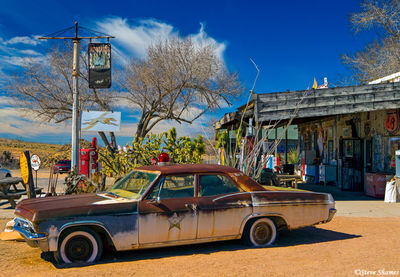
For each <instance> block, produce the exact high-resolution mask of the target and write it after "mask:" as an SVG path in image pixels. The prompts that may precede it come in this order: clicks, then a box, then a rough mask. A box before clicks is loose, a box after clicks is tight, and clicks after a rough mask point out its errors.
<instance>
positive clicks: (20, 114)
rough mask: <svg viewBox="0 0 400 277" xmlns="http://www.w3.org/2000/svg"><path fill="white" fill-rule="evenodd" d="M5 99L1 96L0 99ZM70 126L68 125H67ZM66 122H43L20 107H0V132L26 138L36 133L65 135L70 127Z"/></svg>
mask: <svg viewBox="0 0 400 277" xmlns="http://www.w3.org/2000/svg"><path fill="white" fill-rule="evenodd" d="M3 99H6V100H7V98H6V97H2V98H1V100H3ZM69 126H70V125H69ZM69 126H68V125H67V124H54V123H43V122H42V121H40V120H39V119H38V118H35V117H34V116H32V115H31V114H27V113H26V112H25V111H24V110H23V109H21V108H14V107H3V108H0V133H6V134H11V135H18V136H21V137H25V138H28V137H30V136H37V135H50V134H57V135H67V134H69V133H70V130H71V127H69Z"/></svg>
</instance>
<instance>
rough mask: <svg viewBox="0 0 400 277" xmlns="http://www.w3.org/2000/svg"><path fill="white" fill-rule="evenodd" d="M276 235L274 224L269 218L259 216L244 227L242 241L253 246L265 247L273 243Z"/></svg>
mask: <svg viewBox="0 0 400 277" xmlns="http://www.w3.org/2000/svg"><path fill="white" fill-rule="evenodd" d="M277 235H278V232H277V228H276V225H275V223H274V221H273V220H272V219H270V218H266V217H264V218H259V219H257V220H255V221H253V222H252V223H250V224H249V225H248V226H247V228H246V229H245V233H244V241H245V243H246V244H248V245H250V246H254V247H266V246H269V245H271V244H273V243H274V241H275V240H276V238H277Z"/></svg>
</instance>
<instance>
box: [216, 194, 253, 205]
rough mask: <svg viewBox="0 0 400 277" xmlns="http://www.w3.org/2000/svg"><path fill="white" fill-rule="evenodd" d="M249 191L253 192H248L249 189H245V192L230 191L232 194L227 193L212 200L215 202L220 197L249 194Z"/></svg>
mask: <svg viewBox="0 0 400 277" xmlns="http://www.w3.org/2000/svg"><path fill="white" fill-rule="evenodd" d="M247 193H251V192H248V191H245V192H234V193H230V194H227V195H222V196H220V197H217V198H214V199H213V200H212V201H213V202H215V201H218V200H220V199H223V198H226V197H229V196H233V195H240V194H247Z"/></svg>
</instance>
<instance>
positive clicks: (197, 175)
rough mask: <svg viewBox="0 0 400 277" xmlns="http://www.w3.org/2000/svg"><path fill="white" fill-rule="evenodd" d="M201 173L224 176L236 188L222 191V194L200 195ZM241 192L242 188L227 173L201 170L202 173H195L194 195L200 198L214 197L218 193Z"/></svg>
mask: <svg viewBox="0 0 400 277" xmlns="http://www.w3.org/2000/svg"><path fill="white" fill-rule="evenodd" d="M201 175H216V176H218V175H219V176H224V177H226V178H227V179H228V180H229V181H230V182H231V183H232V184H233V185H234V186H235V187H236V188H237V189H238V191H237V192H227V193H223V194H216V195H207V196H201V195H200V176H201ZM241 192H243V190H242V188H241V187H240V186H238V185H237V183H236V182H235V181H234V180H233V179H232V178H231V177H230V176H229V175H228V174H225V173H222V172H204V173H203V172H202V173H197V174H196V197H198V198H200V197H215V196H219V195H224V194H233V193H241Z"/></svg>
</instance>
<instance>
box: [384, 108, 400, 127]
mask: <svg viewBox="0 0 400 277" xmlns="http://www.w3.org/2000/svg"><path fill="white" fill-rule="evenodd" d="M385 128H386V130H387V131H388V132H389V133H395V132H396V131H397V130H398V129H399V115H398V113H397V110H388V111H387V116H386V120H385Z"/></svg>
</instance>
